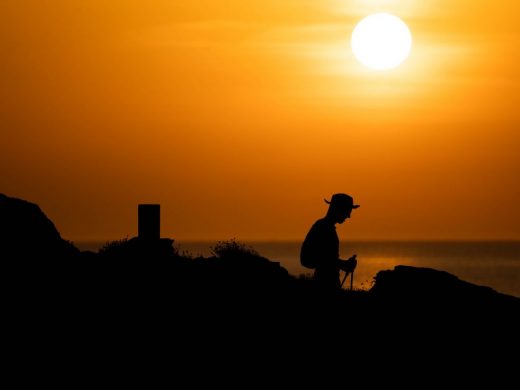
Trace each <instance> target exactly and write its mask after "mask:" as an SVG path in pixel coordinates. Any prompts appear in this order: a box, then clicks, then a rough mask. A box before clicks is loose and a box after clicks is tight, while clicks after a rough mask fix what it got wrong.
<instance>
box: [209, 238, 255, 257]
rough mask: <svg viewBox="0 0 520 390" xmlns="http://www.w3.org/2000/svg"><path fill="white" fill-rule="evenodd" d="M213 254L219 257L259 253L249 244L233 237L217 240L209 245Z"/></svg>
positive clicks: (249, 255) (245, 255) (248, 255)
mask: <svg viewBox="0 0 520 390" xmlns="http://www.w3.org/2000/svg"><path fill="white" fill-rule="evenodd" d="M211 253H212V254H213V256H217V257H220V258H238V257H251V256H253V257H258V256H260V254H259V253H258V252H257V251H256V250H254V249H253V248H252V247H251V246H249V245H246V244H243V243H241V242H239V241H237V240H236V239H235V238H232V239H231V240H227V241H217V243H216V244H215V246H212V247H211Z"/></svg>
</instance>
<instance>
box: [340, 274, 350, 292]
mask: <svg viewBox="0 0 520 390" xmlns="http://www.w3.org/2000/svg"><path fill="white" fill-rule="evenodd" d="M347 276H348V272H345V276H344V277H343V280H342V281H341V286H340V288H343V284H345V280H347ZM350 280H351V283H350V285H351V287H350V289H351V290H352V279H350Z"/></svg>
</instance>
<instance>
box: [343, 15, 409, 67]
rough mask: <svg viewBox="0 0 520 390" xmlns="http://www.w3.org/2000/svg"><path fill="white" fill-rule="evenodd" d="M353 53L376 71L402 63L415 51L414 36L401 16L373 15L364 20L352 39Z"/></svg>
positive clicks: (357, 27) (358, 25) (356, 28)
mask: <svg viewBox="0 0 520 390" xmlns="http://www.w3.org/2000/svg"><path fill="white" fill-rule="evenodd" d="M351 45H352V52H353V53H354V56H355V57H356V58H357V59H358V61H359V62H361V63H362V64H363V65H365V66H367V67H369V68H371V69H376V70H384V69H392V68H395V67H396V66H398V65H399V64H401V63H402V62H403V61H404V60H405V59H406V58H407V57H408V55H409V54H410V51H411V49H412V34H411V33H410V30H409V29H408V26H407V25H406V23H404V22H403V21H402V20H401V19H399V18H398V17H397V16H394V15H390V14H387V13H378V14H372V15H369V16H367V17H366V18H364V19H363V20H361V21H360V22H359V23H358V24H357V25H356V27H355V28H354V31H353V32H352V38H351Z"/></svg>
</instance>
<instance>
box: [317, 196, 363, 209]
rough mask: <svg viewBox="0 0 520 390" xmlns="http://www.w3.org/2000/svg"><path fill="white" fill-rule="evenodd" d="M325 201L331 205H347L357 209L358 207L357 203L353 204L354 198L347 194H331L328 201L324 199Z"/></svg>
mask: <svg viewBox="0 0 520 390" xmlns="http://www.w3.org/2000/svg"><path fill="white" fill-rule="evenodd" d="M325 203H327V204H330V205H332V206H339V207H348V208H351V209H357V208H358V207H359V205H358V204H354V199H352V197H351V196H350V195H347V194H334V195H332V198H330V201H328V200H327V199H325Z"/></svg>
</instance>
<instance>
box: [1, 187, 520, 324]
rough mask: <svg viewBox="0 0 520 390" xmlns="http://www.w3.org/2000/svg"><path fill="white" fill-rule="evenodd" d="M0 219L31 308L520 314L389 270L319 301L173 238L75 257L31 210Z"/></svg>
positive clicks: (518, 308) (517, 308)
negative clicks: (359, 287)
mask: <svg viewBox="0 0 520 390" xmlns="http://www.w3.org/2000/svg"><path fill="white" fill-rule="evenodd" d="M0 214H1V218H0V229H1V230H0V233H1V236H0V250H1V251H2V259H8V258H9V259H18V260H19V261H21V262H23V264H25V266H24V269H23V274H19V275H18V277H19V279H17V280H19V281H20V283H22V284H23V283H25V288H20V286H17V287H18V288H20V291H22V290H23V291H24V294H26V296H27V297H30V298H31V299H33V298H34V299H35V300H37V299H39V297H40V298H41V297H46V299H47V300H48V301H50V302H52V303H53V304H55V305H57V306H60V304H62V305H64V306H66V307H70V305H71V304H72V303H73V305H74V307H76V308H78V307H81V306H84V307H90V308H95V310H96V312H100V313H105V314H106V313H108V312H110V315H113V314H114V313H117V312H121V313H124V312H125V311H135V312H142V313H147V315H148V316H151V317H153V316H155V315H157V313H155V314H154V311H160V313H161V314H160V315H161V316H163V315H168V316H174V317H175V315H176V313H177V314H179V313H184V314H185V313H186V312H191V313H202V312H203V313H206V315H208V313H213V315H215V316H219V315H221V314H219V313H222V312H227V313H233V314H240V313H243V314H246V313H249V314H254V315H255V317H257V318H260V317H262V318H263V319H264V320H265V319H268V318H272V319H274V318H291V316H294V317H298V318H307V319H309V320H312V318H313V317H314V316H316V314H317V313H319V314H320V315H321V316H324V318H327V316H329V318H334V320H338V321H340V323H341V321H347V320H348V319H350V318H361V319H362V320H363V319H364V320H363V321H365V323H369V320H373V319H378V320H382V318H384V317H385V316H388V317H387V318H386V320H388V318H393V319H392V321H393V322H394V323H395V322H397V323H400V324H404V323H406V321H408V320H409V319H410V318H412V317H414V318H417V316H426V317H427V318H430V319H435V320H436V321H438V320H439V319H445V320H446V322H445V323H446V324H447V323H448V322H449V323H453V321H456V320H461V319H465V318H472V319H474V318H486V320H488V319H489V318H491V317H492V318H494V319H497V320H500V319H506V318H507V319H509V318H510V317H511V318H512V316H513V315H516V314H517V313H520V299H519V298H515V297H512V296H507V295H504V294H499V293H497V292H496V291H494V290H493V289H491V288H489V287H482V286H476V285H474V284H471V283H468V282H465V281H462V280H460V279H458V278H457V277H455V276H453V275H450V274H448V273H446V272H443V271H437V270H433V269H426V268H416V267H407V266H397V267H395V268H394V269H393V270H385V271H380V272H379V273H378V274H377V276H376V277H375V284H374V286H373V287H372V288H371V289H370V291H352V292H350V291H342V292H341V293H340V294H338V295H337V296H334V297H331V296H323V295H322V294H320V293H319V292H318V291H316V290H315V287H314V286H313V283H312V281H311V280H309V279H305V278H297V277H295V276H292V275H290V274H289V273H288V272H287V270H286V269H285V268H283V267H282V266H281V265H280V264H279V263H278V262H275V261H271V260H269V259H266V258H264V257H262V256H260V255H259V254H258V253H255V252H254V251H248V250H243V248H240V247H239V246H237V245H236V243H231V245H230V246H226V245H224V246H223V247H221V248H220V250H219V251H217V253H215V256H212V257H209V258H202V257H199V258H188V257H184V256H182V255H180V254H179V253H177V251H176V250H175V248H174V246H173V244H174V241H173V240H171V239H160V240H157V241H153V240H152V241H146V240H140V239H139V238H133V239H130V240H121V242H118V243H116V244H115V245H108V246H107V247H106V248H105V249H104V250H103V251H100V252H99V253H92V252H83V253H82V252H80V251H78V250H77V249H76V248H75V247H74V246H73V245H72V244H71V243H69V242H67V241H65V240H63V239H62V238H61V236H60V234H59V232H58V231H57V229H56V227H55V226H54V224H53V223H52V222H51V221H50V220H49V219H48V218H47V217H46V216H45V214H44V213H43V212H42V211H41V210H40V208H39V207H38V206H37V205H35V204H32V203H29V202H26V201H23V200H20V199H14V198H9V197H7V196H5V195H0ZM12 264H16V263H12ZM32 294H34V296H33V295H32ZM184 314H183V315H184ZM179 315H180V314H179ZM277 316H280V317H277Z"/></svg>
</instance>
